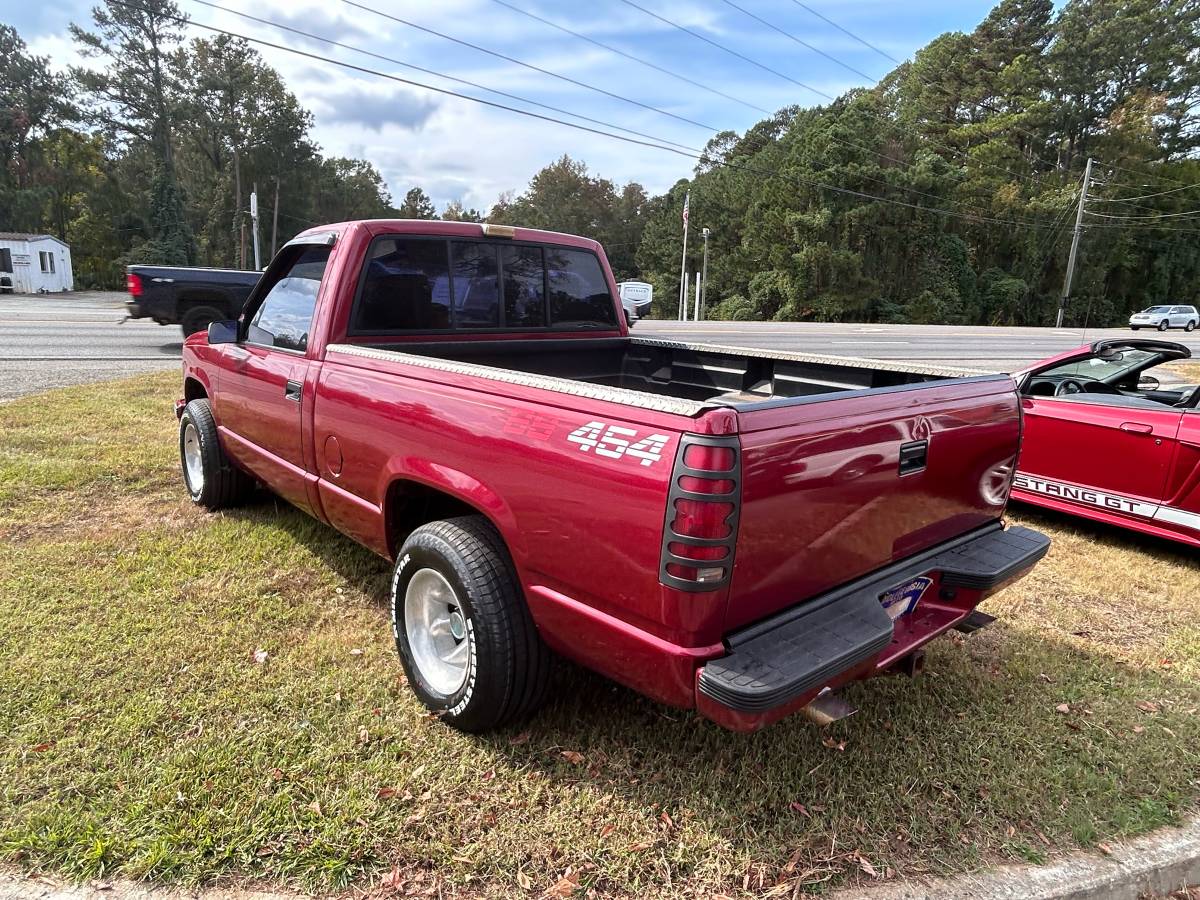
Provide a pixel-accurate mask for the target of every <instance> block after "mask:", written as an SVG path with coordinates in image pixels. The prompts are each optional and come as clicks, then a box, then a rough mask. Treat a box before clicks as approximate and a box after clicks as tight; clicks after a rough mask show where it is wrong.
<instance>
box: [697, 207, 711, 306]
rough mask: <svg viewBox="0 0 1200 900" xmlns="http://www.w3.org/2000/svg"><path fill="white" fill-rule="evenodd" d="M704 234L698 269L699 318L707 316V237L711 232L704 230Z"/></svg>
mask: <svg viewBox="0 0 1200 900" xmlns="http://www.w3.org/2000/svg"><path fill="white" fill-rule="evenodd" d="M703 234H704V265H702V266H701V267H700V284H701V288H700V317H701V318H705V317H707V316H708V236H709V235H710V234H712V231H711V230H709V229H708V228H705V229H704V231H703Z"/></svg>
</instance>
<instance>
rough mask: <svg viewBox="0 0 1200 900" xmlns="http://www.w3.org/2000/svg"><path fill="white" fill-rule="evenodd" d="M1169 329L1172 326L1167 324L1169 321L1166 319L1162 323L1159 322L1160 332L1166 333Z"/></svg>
mask: <svg viewBox="0 0 1200 900" xmlns="http://www.w3.org/2000/svg"><path fill="white" fill-rule="evenodd" d="M1169 327H1170V326H1169V325H1168V324H1167V320H1166V319H1163V320H1162V321H1161V322H1159V323H1158V330H1159V331H1166V330H1167V328H1169Z"/></svg>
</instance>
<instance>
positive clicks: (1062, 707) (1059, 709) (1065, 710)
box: [1054, 703, 1071, 716]
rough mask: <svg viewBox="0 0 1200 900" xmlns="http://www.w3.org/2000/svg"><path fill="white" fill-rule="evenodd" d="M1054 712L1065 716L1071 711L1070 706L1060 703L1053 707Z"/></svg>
mask: <svg viewBox="0 0 1200 900" xmlns="http://www.w3.org/2000/svg"><path fill="white" fill-rule="evenodd" d="M1054 711H1055V712H1057V713H1062V714H1063V715H1064V716H1065V715H1066V714H1067V713H1069V712H1070V711H1071V706H1070V704H1067V703H1060V704H1058V706H1056V707H1054Z"/></svg>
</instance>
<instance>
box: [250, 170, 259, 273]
mask: <svg viewBox="0 0 1200 900" xmlns="http://www.w3.org/2000/svg"><path fill="white" fill-rule="evenodd" d="M250 230H251V231H252V232H253V233H254V270H255V271H256V272H261V271H262V260H261V259H260V258H259V255H258V182H257V181H256V182H254V187H253V188H252V189H251V191H250Z"/></svg>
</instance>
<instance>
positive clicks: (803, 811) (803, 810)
mask: <svg viewBox="0 0 1200 900" xmlns="http://www.w3.org/2000/svg"><path fill="white" fill-rule="evenodd" d="M789 806H791V808H792V812H798V813H800V815H802V816H805V817H808V818H811V817H810V816H809V813H808V807H807V806H805V805H804V804H803V803H797V802H796V801H795V800H793V801H792V802H791V803H790V804H789Z"/></svg>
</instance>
